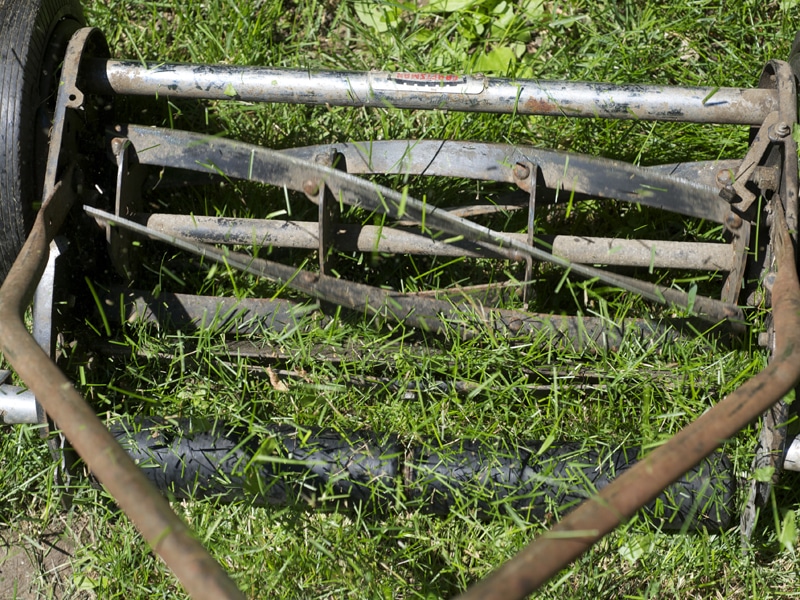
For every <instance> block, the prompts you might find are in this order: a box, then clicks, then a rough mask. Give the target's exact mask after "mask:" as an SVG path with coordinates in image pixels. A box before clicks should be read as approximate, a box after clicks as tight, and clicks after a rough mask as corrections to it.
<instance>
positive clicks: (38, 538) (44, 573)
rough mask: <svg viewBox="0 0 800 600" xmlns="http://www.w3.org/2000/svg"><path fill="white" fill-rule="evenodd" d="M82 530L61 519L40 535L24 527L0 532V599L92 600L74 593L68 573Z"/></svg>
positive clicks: (71, 573)
mask: <svg viewBox="0 0 800 600" xmlns="http://www.w3.org/2000/svg"><path fill="white" fill-rule="evenodd" d="M82 529H83V527H79V526H76V524H75V523H69V522H68V520H67V519H66V518H64V517H58V518H57V519H56V520H54V521H53V522H51V523H50V524H48V527H47V528H46V529H45V530H43V531H36V530H35V526H26V525H23V526H21V527H19V528H16V527H15V528H14V529H0V598H4V599H17V600H28V599H31V600H33V599H36V600H38V599H39V598H54V599H61V598H64V599H66V598H69V599H70V600H72V599H75V600H78V599H82V598H87V599H88V598H93V597H94V594H92V593H91V592H89V591H86V590H83V591H78V590H76V585H75V581H74V578H73V572H72V564H71V559H72V556H73V550H74V549H75V547H76V546H77V545H78V544H79V543H80V533H81V530H82ZM27 530H30V531H27Z"/></svg>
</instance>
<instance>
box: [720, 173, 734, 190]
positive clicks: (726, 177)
mask: <svg viewBox="0 0 800 600" xmlns="http://www.w3.org/2000/svg"><path fill="white" fill-rule="evenodd" d="M717 183H718V184H719V185H721V186H722V187H725V186H726V185H731V184H732V183H733V171H731V170H730V169H721V170H720V171H718V172H717Z"/></svg>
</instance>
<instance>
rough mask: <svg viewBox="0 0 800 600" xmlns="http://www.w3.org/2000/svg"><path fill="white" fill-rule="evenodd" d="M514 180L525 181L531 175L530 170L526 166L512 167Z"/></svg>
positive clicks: (520, 164)
mask: <svg viewBox="0 0 800 600" xmlns="http://www.w3.org/2000/svg"><path fill="white" fill-rule="evenodd" d="M513 173H514V178H515V179H527V178H528V177H530V175H531V169H530V167H529V166H528V165H525V164H522V163H517V164H515V165H514V171H513Z"/></svg>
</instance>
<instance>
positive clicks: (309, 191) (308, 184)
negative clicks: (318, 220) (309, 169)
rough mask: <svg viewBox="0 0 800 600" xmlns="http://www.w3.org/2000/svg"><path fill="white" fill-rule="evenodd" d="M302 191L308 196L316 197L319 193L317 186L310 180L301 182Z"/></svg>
mask: <svg viewBox="0 0 800 600" xmlns="http://www.w3.org/2000/svg"><path fill="white" fill-rule="evenodd" d="M303 191H304V192H305V193H306V195H308V196H316V195H317V194H318V193H319V184H318V183H317V182H316V181H312V180H311V179H309V180H307V181H304V182H303Z"/></svg>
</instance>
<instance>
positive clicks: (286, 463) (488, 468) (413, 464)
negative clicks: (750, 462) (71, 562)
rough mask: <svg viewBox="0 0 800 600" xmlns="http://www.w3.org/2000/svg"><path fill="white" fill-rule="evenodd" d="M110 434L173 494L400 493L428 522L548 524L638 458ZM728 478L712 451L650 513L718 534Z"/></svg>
mask: <svg viewBox="0 0 800 600" xmlns="http://www.w3.org/2000/svg"><path fill="white" fill-rule="evenodd" d="M112 433H114V435H115V436H116V437H117V439H118V440H119V441H120V442H121V443H122V444H123V446H124V447H125V448H126V449H127V451H128V452H129V453H130V455H131V456H132V457H133V458H134V459H135V460H136V461H137V462H138V464H139V465H140V466H141V467H142V468H143V469H144V472H145V474H146V475H147V477H148V478H149V479H150V481H152V482H153V483H154V484H155V485H156V487H158V488H159V489H160V490H162V491H163V492H165V493H167V494H170V495H172V496H174V497H176V498H207V497H217V498H221V499H223V500H233V499H235V498H241V497H242V496H243V495H244V496H247V497H249V498H251V499H252V500H254V501H255V502H256V503H262V504H266V503H268V504H285V503H296V502H302V503H305V504H309V505H312V506H319V505H327V504H330V503H342V502H344V503H347V504H352V503H359V504H360V505H362V506H368V507H370V508H373V509H377V510H383V509H385V508H387V507H388V506H390V505H391V504H392V503H393V502H394V501H395V500H396V499H398V493H400V492H402V495H403V506H405V507H406V508H412V509H413V508H416V509H419V510H423V511H426V512H429V513H433V514H442V515H445V514H448V513H449V512H450V511H451V510H452V509H453V508H454V507H459V509H462V508H474V509H476V510H477V511H479V513H481V514H482V515H484V516H492V515H494V514H505V513H507V511H508V510H513V511H515V512H516V513H517V514H518V515H520V516H522V517H523V518H525V519H527V520H530V521H540V522H543V523H550V522H551V521H553V520H555V519H557V518H558V517H559V516H561V515H563V514H564V513H565V512H566V511H568V510H570V509H571V508H573V507H575V506H576V505H577V504H579V503H580V502H581V501H583V500H584V499H586V498H587V497H589V496H591V495H593V494H595V493H596V492H597V491H599V490H602V489H603V488H604V487H605V486H606V485H608V483H609V482H610V481H611V480H612V479H614V478H615V477H616V476H617V475H619V474H620V473H622V472H623V471H625V470H626V469H628V468H630V467H631V466H632V465H633V464H634V463H635V462H636V461H637V460H638V459H639V457H640V453H641V451H640V449H639V448H626V449H619V450H616V451H606V452H602V451H599V450H596V449H588V448H586V447H585V446H584V445H583V444H579V443H565V444H560V445H552V446H549V447H547V448H544V449H543V448H542V445H541V444H539V443H528V444H522V445H509V446H502V445H500V446H497V445H488V444H481V443H478V442H474V441H460V442H457V443H452V444H438V443H427V444H425V443H423V444H417V445H416V446H415V447H412V448H411V449H404V448H403V447H402V446H401V444H400V443H399V442H398V439H397V437H396V436H392V435H390V436H384V437H381V436H378V435H377V434H375V433H373V432H369V431H357V432H353V433H350V434H347V435H342V434H341V433H339V432H336V431H333V430H329V429H318V428H311V429H297V428H294V427H286V426H273V427H271V428H268V429H267V430H266V435H265V436H264V437H263V438H261V439H259V440H256V439H254V438H253V437H252V436H248V435H247V434H246V433H245V432H239V431H237V430H235V429H232V428H230V427H227V426H225V425H221V424H219V423H217V424H215V425H213V426H203V425H202V424H194V425H193V424H191V423H189V422H179V423H177V424H168V423H165V422H163V421H160V420H156V419H145V420H140V421H137V422H135V423H133V424H132V423H130V422H127V421H125V422H120V423H118V424H116V425H114V426H113V427H112ZM732 473H733V469H732V465H731V463H730V461H729V460H728V458H727V457H726V456H725V455H724V454H721V453H717V454H713V455H712V456H711V457H709V458H707V459H706V460H704V461H703V462H702V463H700V464H699V465H698V466H697V467H695V468H694V469H692V471H690V472H689V473H687V474H686V475H684V477H683V478H682V479H681V480H679V481H677V482H676V483H674V484H673V485H672V486H670V487H669V488H668V489H667V490H665V491H664V492H662V493H661V494H660V495H659V496H658V498H657V499H656V500H655V501H653V502H651V503H650V504H649V505H648V506H647V507H646V509H645V510H646V512H647V513H648V514H649V515H650V516H651V517H653V518H655V519H657V520H658V521H659V522H660V524H661V525H662V527H664V528H666V529H682V528H684V527H685V528H687V529H696V528H698V527H700V528H705V529H707V530H710V531H714V530H720V529H725V528H727V527H728V526H729V525H730V523H731V520H732V519H733V506H734V502H735V497H734V495H735V485H734V484H735V479H734V477H733V474H732Z"/></svg>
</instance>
